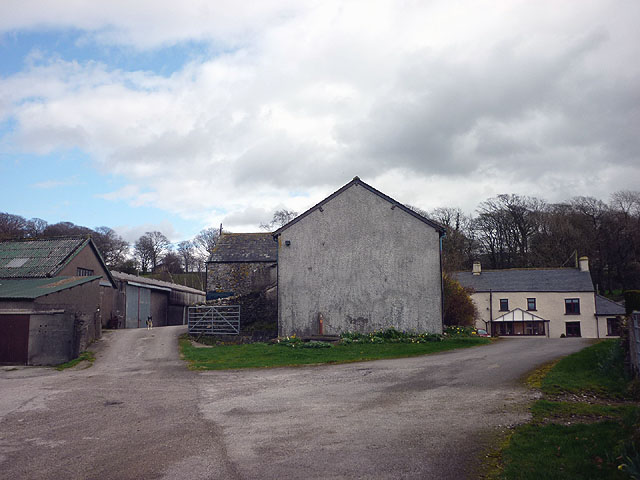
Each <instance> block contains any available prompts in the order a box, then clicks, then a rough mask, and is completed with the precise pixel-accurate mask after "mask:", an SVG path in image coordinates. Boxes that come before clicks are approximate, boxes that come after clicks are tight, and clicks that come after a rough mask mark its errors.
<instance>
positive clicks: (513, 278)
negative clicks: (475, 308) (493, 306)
mask: <svg viewBox="0 0 640 480" xmlns="http://www.w3.org/2000/svg"><path fill="white" fill-rule="evenodd" d="M453 278H455V279H456V280H458V282H460V284H461V285H462V286H463V287H471V288H473V289H474V290H475V291H476V292H488V291H489V290H492V291H494V292H593V282H592V281H591V274H590V273H589V272H581V271H580V270H579V269H577V268H513V269H507V270H483V271H482V273H481V274H480V275H473V274H472V273H471V272H456V273H454V274H453Z"/></svg>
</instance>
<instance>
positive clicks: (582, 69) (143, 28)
mask: <svg viewBox="0 0 640 480" xmlns="http://www.w3.org/2000/svg"><path fill="white" fill-rule="evenodd" d="M48 5H49V4H48V3H39V2H34V1H31V2H25V1H22V2H19V3H18V2H15V3H14V2H5V3H4V4H3V7H0V8H2V11H0V30H4V31H19V30H23V29H36V28H44V27H47V28H59V29H63V28H75V29H80V30H82V31H84V32H85V35H86V36H87V39H88V41H95V42H106V43H109V44H112V45H127V46H133V47H135V48H137V49H147V48H157V47H161V46H167V45H172V44H176V43H177V42H184V41H205V42H210V45H211V46H212V49H213V50H214V51H216V52H218V53H216V54H215V55H213V56H210V57H207V58H204V59H202V60H198V61H195V60H194V61H192V62H191V63H189V64H187V65H186V66H185V67H184V68H183V69H181V70H180V71H178V72H176V73H174V74H173V75H171V76H169V77H163V76H160V75H156V74H153V73H151V72H142V71H132V72H128V71H122V70H118V69H113V68H110V67H109V66H108V65H104V64H101V63H96V62H84V63H77V62H73V61H65V60H62V59H49V60H47V59H44V60H43V59H41V58H37V56H35V57H34V59H33V61H32V64H31V66H30V67H28V68H27V69H26V70H25V71H23V72H20V73H18V74H15V75H12V76H8V77H5V78H0V121H2V120H3V119H5V120H6V119H9V118H11V119H13V120H14V121H15V122H16V125H17V126H16V129H15V131H14V132H13V133H12V134H11V136H10V137H9V139H8V140H7V139H6V138H5V144H6V143H7V142H10V145H12V146H13V148H16V147H19V148H21V149H23V150H24V151H28V152H35V153H41V154H44V153H50V152H55V151H58V150H64V149H69V148H76V147H77V148H80V149H82V150H84V151H86V152H87V153H88V154H89V155H90V156H91V158H92V159H93V161H94V162H95V165H96V166H97V168H99V170H100V171H102V172H104V173H108V174H117V175H119V176H122V177H124V178H125V179H126V180H127V182H128V183H127V185H126V186H124V187H122V188H121V189H117V190H116V191H114V192H103V193H102V194H101V196H102V198H106V199H114V200H116V199H118V200H121V199H126V200H127V201H128V202H130V203H131V204H132V205H154V206H158V207H160V208H162V209H164V210H166V211H169V212H172V213H176V214H179V215H181V216H182V217H184V218H187V219H191V220H194V221H198V222H206V223H208V224H211V225H218V224H219V223H220V222H221V221H223V222H225V225H226V224H227V223H228V224H229V226H232V225H233V226H236V227H237V228H238V229H252V228H254V229H255V227H256V226H257V224H258V223H259V222H260V221H266V220H268V219H269V216H270V215H271V213H272V212H273V211H274V210H276V209H277V208H278V207H282V206H285V207H287V208H291V209H295V210H298V211H303V210H304V209H306V208H308V207H309V206H311V205H313V204H314V203H315V202H317V201H318V200H320V199H321V198H322V197H323V196H325V195H327V194H329V193H331V192H333V191H334V190H336V189H337V188H338V187H340V186H341V185H342V184H344V183H346V182H347V181H349V180H350V179H351V178H352V177H353V176H354V175H359V176H361V177H362V178H363V179H364V180H365V181H369V182H371V183H372V184H373V185H374V186H375V187H377V188H379V189H381V190H383V191H385V192H386V193H389V194H390V195H392V196H394V197H396V198H397V199H398V200H399V201H403V202H406V203H412V204H415V205H417V206H421V207H423V208H432V207H437V206H442V205H453V206H461V207H463V208H465V209H467V210H472V209H473V208H475V205H477V203H478V202H479V201H482V200H484V199H485V198H486V197H488V196H492V195H495V194H498V193H503V192H514V193H522V194H527V195H538V196H542V197H545V198H547V199H549V200H560V199H564V198H567V197H569V196H571V195H577V194H581V195H584V194H594V192H600V194H601V195H602V196H603V197H607V196H608V194H609V193H610V192H611V191H614V190H619V189H622V188H631V189H634V188H636V189H637V186H636V185H635V179H637V178H638V177H639V176H640V175H639V174H640V166H639V165H638V157H639V154H640V141H639V140H638V136H637V131H636V130H637V121H638V118H639V115H640V88H639V87H638V85H640V67H638V64H637V62H636V59H637V54H638V53H639V52H638V50H639V47H638V46H639V45H640V38H638V37H640V34H638V31H637V29H635V22H634V19H635V18H638V13H640V7H639V6H638V4H635V3H630V2H626V3H619V2H617V3H612V2H606V1H573V2H562V3H558V2H553V1H548V2H535V3H532V2H525V1H522V2H508V3H496V2H490V1H486V2H476V1H473V2H471V1H470V2H458V3H455V4H451V3H450V2H429V3H424V2H406V3H405V4H403V5H404V6H403V8H399V7H398V4H397V2H391V1H389V2H384V1H381V2H339V1H336V2H259V3H258V4H257V5H259V6H257V7H256V8H254V5H256V4H254V3H252V7H251V8H248V7H247V5H246V4H242V3H239V2H229V3H220V2H215V6H213V4H212V3H211V2H208V1H204V0H203V1H201V2H195V1H194V2H187V4H186V5H185V6H184V8H179V9H176V8H175V6H174V4H172V3H171V4H169V3H167V4H166V5H165V4H163V3H162V2H157V1H156V2H153V3H150V2H136V3H135V4H134V5H133V6H130V5H129V4H128V3H127V4H126V6H125V4H124V3H123V2H99V3H97V4H96V3H95V2H82V1H79V0H78V1H75V2H63V3H61V4H58V5H56V7H54V8H55V12H52V11H51V9H50V8H49V7H47V6H48ZM221 50H222V51H226V52H227V53H219V52H220V51H221ZM621 168H624V169H625V172H626V174H625V175H619V174H617V173H616V172H618V171H620V169H621ZM594 172H601V173H602V174H600V175H598V178H597V180H596V178H595V175H594ZM252 226H253V227H252ZM142 233H144V232H142ZM138 236H139V235H138Z"/></svg>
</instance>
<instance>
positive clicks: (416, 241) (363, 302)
mask: <svg viewBox="0 0 640 480" xmlns="http://www.w3.org/2000/svg"><path fill="white" fill-rule="evenodd" d="M443 235H444V228H443V227H441V226H440V225H438V224H436V223H435V222H433V221H431V220H429V219H427V218H425V217H423V216H421V215H419V214H417V213H416V212H414V211H412V210H410V209H408V208H407V207H405V206H404V205H402V204H401V203H399V202H397V201H395V200H394V199H392V198H390V197H388V196H387V195H385V194H383V193H381V192H379V191H378V190H376V189H375V188H373V187H371V186H370V185H367V184H366V183H364V182H363V181H362V180H360V179H359V178H358V177H355V178H354V179H353V180H352V181H351V182H349V183H348V184H347V185H345V186H344V187H342V188H341V189H340V190H338V191H337V192H335V193H334V194H332V195H330V196H329V197H327V198H326V199H324V200H323V201H322V202H320V203H319V204H317V205H316V206H314V207H312V208H311V209H309V210H307V211H306V212H304V213H303V214H302V215H300V216H299V217H297V218H296V219H294V220H292V221H291V222H289V223H288V224H287V225H285V226H283V227H282V228H280V229H279V230H277V231H276V232H274V238H275V239H276V240H277V242H278V333H279V335H281V336H285V335H292V334H296V335H318V334H324V335H337V334H339V333H341V332H344V331H360V332H370V331H373V330H378V329H382V328H387V327H395V328H397V329H399V330H406V331H415V332H432V333H441V332H442V275H441V259H440V252H441V249H440V238H441V237H442V236H443Z"/></svg>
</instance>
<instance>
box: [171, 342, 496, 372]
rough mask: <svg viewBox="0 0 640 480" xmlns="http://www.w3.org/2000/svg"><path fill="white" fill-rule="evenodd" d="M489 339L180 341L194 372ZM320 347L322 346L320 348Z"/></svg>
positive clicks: (389, 353)
mask: <svg viewBox="0 0 640 480" xmlns="http://www.w3.org/2000/svg"><path fill="white" fill-rule="evenodd" d="M489 342H490V341H489V340H488V339H486V338H473V337H460V338H447V339H443V340H440V341H425V342H420V343H417V342H416V343H411V342H409V343H358V342H352V343H340V344H337V345H334V346H332V347H330V348H300V347H297V348H291V345H287V344H277V343H275V344H273V343H250V344H244V345H216V346H213V347H210V348H197V347H194V346H193V345H192V343H191V341H190V340H189V339H188V338H187V337H183V338H181V339H180V349H181V352H182V355H183V357H184V358H185V359H186V360H187V361H188V362H189V368H191V369H194V370H222V369H229V368H263V367H284V366H295V365H312V364H323V363H348V362H361V361H367V360H379V359H383V358H401V357H413V356H417V355H425V354H428V353H436V352H442V351H445V350H452V349H456V348H466V347H473V346H476V345H483V344H487V343H489ZM319 347H320V346H319Z"/></svg>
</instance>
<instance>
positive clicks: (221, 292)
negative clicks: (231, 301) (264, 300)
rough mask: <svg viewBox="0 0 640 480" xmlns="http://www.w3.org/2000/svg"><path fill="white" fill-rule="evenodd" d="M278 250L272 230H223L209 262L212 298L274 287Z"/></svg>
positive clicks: (208, 273)
mask: <svg viewBox="0 0 640 480" xmlns="http://www.w3.org/2000/svg"><path fill="white" fill-rule="evenodd" d="M277 250H278V249H277V246H276V244H275V242H274V241H273V235H272V234H271V233H223V234H222V235H221V236H220V238H219V239H218V242H217V243H216V246H215V248H214V249H213V251H212V252H211V257H210V258H209V261H208V262H207V297H208V299H212V298H216V297H225V296H238V295H247V294H250V293H256V292H263V291H266V290H268V289H270V288H272V287H274V286H275V284H276V262H277V261H278V257H277V254H278V251H277Z"/></svg>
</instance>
